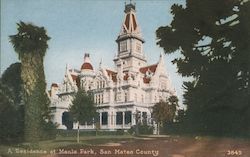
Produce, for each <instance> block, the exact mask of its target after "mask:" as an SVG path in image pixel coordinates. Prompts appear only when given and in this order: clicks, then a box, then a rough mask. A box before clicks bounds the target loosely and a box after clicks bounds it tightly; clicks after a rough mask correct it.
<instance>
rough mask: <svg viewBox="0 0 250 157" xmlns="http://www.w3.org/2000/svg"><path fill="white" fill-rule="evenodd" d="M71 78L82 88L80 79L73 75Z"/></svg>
mask: <svg viewBox="0 0 250 157" xmlns="http://www.w3.org/2000/svg"><path fill="white" fill-rule="evenodd" d="M71 78H72V80H73V81H74V82H76V86H77V87H80V78H79V77H78V76H76V75H73V74H71Z"/></svg>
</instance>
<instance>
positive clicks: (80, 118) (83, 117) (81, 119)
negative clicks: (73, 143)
mask: <svg viewBox="0 0 250 157" xmlns="http://www.w3.org/2000/svg"><path fill="white" fill-rule="evenodd" d="M69 111H70V114H71V116H72V118H73V121H74V122H77V123H78V134H77V142H78V143H79V125H80V124H81V125H84V124H85V123H87V122H92V121H93V118H95V117H96V116H97V115H96V106H95V103H94V99H93V98H92V96H91V95H90V94H88V93H86V92H85V91H84V90H82V89H79V90H78V92H77V93H76V95H75V98H74V100H73V101H72V105H71V106H70V108H69Z"/></svg>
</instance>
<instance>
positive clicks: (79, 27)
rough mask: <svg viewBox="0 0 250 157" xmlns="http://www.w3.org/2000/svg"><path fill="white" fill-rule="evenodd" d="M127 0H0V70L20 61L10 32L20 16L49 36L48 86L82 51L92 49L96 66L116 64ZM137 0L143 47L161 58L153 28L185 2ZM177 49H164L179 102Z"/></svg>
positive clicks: (167, 21)
mask: <svg viewBox="0 0 250 157" xmlns="http://www.w3.org/2000/svg"><path fill="white" fill-rule="evenodd" d="M125 2H127V3H129V0H25V1H24V0H1V58H0V60H1V64H0V65H1V74H2V73H3V71H4V70H6V68H7V67H8V66H9V65H11V64H12V63H15V62H18V61H19V60H18V57H17V54H16V53H15V51H14V49H13V47H12V45H11V43H10V42H9V35H14V34H16V33H17V25H16V23H18V22H19V21H23V22H31V23H33V24H34V25H37V26H44V27H45V29H46V30H47V34H48V35H49V36H50V37H51V39H50V40H49V42H48V45H49V49H48V50H47V52H46V56H45V60H44V67H45V76H46V82H47V86H48V88H49V87H50V85H51V83H53V82H55V83H61V82H62V81H63V76H64V73H65V68H66V64H69V67H70V68H76V69H80V67H81V65H82V63H83V57H84V53H90V58H91V61H92V64H93V66H94V68H95V69H97V68H98V66H99V62H100V61H101V60H102V65H103V66H104V67H107V68H114V62H113V58H114V56H115V54H116V53H117V44H116V42H115V40H116V38H117V36H118V34H119V32H120V29H121V24H122V22H123V19H124V15H125V14H124V8H125V4H124V3H125ZM132 2H133V3H134V2H135V3H136V11H137V19H138V22H139V26H140V28H141V31H142V34H143V38H144V40H145V41H146V42H145V43H144V53H145V55H146V57H147V60H148V63H149V64H154V63H156V62H157V61H158V60H159V56H160V53H161V52H163V49H162V48H160V47H159V46H158V45H157V44H156V42H157V39H156V34H155V31H156V30H157V28H158V27H160V26H166V25H169V24H170V23H171V21H172V18H173V16H172V15H171V13H170V11H171V9H170V8H171V6H172V5H173V4H174V3H178V4H182V5H185V1H184V0H132ZM175 57H176V54H171V55H165V56H164V60H165V66H166V69H167V72H168V75H169V76H170V78H171V82H172V84H173V86H174V88H175V89H176V91H177V95H178V97H179V99H180V101H181V102H182V94H183V89H182V82H183V80H185V78H182V77H181V76H180V75H179V74H177V73H176V71H177V69H176V66H175V65H173V64H172V63H171V61H172V60H173V59H174V58H175Z"/></svg>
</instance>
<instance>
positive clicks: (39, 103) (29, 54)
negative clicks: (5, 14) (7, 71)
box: [10, 21, 50, 142]
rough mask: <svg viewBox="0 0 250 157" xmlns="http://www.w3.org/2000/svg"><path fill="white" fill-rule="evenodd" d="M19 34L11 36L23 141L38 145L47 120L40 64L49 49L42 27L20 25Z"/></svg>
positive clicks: (47, 106)
mask: <svg viewBox="0 0 250 157" xmlns="http://www.w3.org/2000/svg"><path fill="white" fill-rule="evenodd" d="M17 26H18V33H17V34H16V35H11V36H10V42H11V43H12V45H13V47H14V49H15V51H16V53H17V54H18V56H19V59H20V60H21V79H22V82H23V85H22V89H23V91H24V92H23V94H22V97H23V98H22V99H23V102H24V104H25V109H24V110H25V121H24V123H25V124H24V125H25V139H26V140H27V141H30V142H37V141H38V140H39V138H40V137H42V134H43V133H44V130H43V124H44V123H45V122H48V121H49V119H50V116H49V113H50V110H49V104H50V101H49V98H48V96H47V93H46V83H45V75H44V66H43V60H44V56H45V53H46V49H47V48H48V44H47V41H48V40H49V39H50V37H48V36H47V34H46V30H45V29H44V27H38V26H35V25H33V24H26V23H24V22H22V21H21V22H20V23H18V24H17Z"/></svg>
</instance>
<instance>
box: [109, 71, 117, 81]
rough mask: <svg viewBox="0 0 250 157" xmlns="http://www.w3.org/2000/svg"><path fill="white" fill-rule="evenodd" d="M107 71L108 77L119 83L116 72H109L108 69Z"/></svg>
mask: <svg viewBox="0 0 250 157" xmlns="http://www.w3.org/2000/svg"><path fill="white" fill-rule="evenodd" d="M106 71H107V73H108V76H110V75H111V77H112V80H113V82H117V78H116V72H114V71H111V70H108V69H107V70H106Z"/></svg>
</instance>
